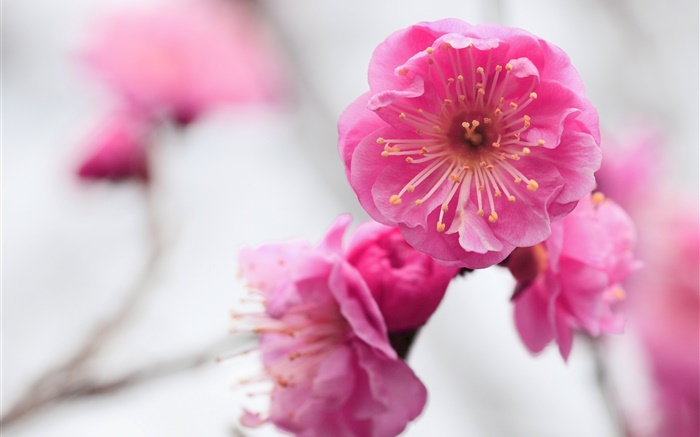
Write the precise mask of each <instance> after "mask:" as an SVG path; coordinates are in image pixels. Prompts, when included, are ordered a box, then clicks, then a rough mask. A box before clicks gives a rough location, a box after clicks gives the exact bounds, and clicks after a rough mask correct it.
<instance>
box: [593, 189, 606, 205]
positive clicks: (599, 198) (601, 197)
mask: <svg viewBox="0 0 700 437" xmlns="http://www.w3.org/2000/svg"><path fill="white" fill-rule="evenodd" d="M591 200H592V201H593V203H594V204H595V205H600V204H601V203H603V202H605V194H603V193H601V192H600V191H596V192H595V193H593V195H592V196H591Z"/></svg>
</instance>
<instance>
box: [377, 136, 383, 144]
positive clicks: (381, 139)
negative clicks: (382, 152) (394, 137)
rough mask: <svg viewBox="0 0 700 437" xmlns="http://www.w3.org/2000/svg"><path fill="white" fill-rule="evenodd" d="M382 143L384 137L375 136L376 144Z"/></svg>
mask: <svg viewBox="0 0 700 437" xmlns="http://www.w3.org/2000/svg"><path fill="white" fill-rule="evenodd" d="M384 143H385V141H384V138H382V137H379V138H377V144H384Z"/></svg>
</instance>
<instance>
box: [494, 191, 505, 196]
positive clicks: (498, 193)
mask: <svg viewBox="0 0 700 437" xmlns="http://www.w3.org/2000/svg"><path fill="white" fill-rule="evenodd" d="M493 195H494V196H496V197H501V196H502V195H503V193H501V192H500V191H498V190H496V192H495V193H493Z"/></svg>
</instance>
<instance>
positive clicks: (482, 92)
mask: <svg viewBox="0 0 700 437" xmlns="http://www.w3.org/2000/svg"><path fill="white" fill-rule="evenodd" d="M477 92H478V93H479V95H482V96H483V95H484V94H486V91H484V89H483V88H479V91H477Z"/></svg>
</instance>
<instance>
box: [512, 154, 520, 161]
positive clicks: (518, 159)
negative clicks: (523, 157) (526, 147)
mask: <svg viewBox="0 0 700 437" xmlns="http://www.w3.org/2000/svg"><path fill="white" fill-rule="evenodd" d="M510 157H511V158H513V159H514V160H515V161H520V157H519V156H518V155H516V154H515V153H513V154H512V155H510Z"/></svg>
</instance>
